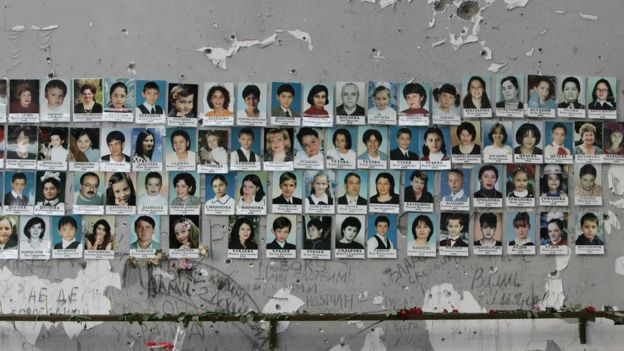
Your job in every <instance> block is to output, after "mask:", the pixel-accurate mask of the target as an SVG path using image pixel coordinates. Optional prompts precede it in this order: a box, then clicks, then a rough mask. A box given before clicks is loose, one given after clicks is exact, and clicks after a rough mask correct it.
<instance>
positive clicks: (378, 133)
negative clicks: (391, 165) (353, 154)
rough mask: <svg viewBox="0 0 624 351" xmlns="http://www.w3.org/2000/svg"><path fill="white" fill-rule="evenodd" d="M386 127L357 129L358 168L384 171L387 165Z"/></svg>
mask: <svg viewBox="0 0 624 351" xmlns="http://www.w3.org/2000/svg"><path fill="white" fill-rule="evenodd" d="M387 135H388V128H387V127H377V128H370V127H359V128H358V139H359V143H358V154H359V156H358V162H357V163H358V165H357V166H358V168H368V169H371V168H372V169H386V168H387V164H388V142H387V141H386V142H385V143H384V139H387Z"/></svg>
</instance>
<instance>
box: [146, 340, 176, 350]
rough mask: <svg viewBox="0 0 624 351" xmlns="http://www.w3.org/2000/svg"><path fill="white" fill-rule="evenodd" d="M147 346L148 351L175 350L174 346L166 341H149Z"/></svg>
mask: <svg viewBox="0 0 624 351" xmlns="http://www.w3.org/2000/svg"><path fill="white" fill-rule="evenodd" d="M145 346H147V348H148V349H150V350H157V349H164V350H173V344H172V343H170V342H165V341H158V342H155V341H148V342H146V343H145Z"/></svg>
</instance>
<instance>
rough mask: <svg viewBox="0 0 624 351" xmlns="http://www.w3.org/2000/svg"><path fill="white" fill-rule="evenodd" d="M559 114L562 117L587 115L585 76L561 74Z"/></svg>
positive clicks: (558, 96)
mask: <svg viewBox="0 0 624 351" xmlns="http://www.w3.org/2000/svg"><path fill="white" fill-rule="evenodd" d="M557 79H558V81H560V82H561V83H560V86H559V87H558V89H557V115H558V116H559V117H560V118H561V117H563V118H583V117H585V115H586V113H585V77H580V76H559V77H557Z"/></svg>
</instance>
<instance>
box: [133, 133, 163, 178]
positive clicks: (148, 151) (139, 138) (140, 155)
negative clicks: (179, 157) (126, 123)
mask: <svg viewBox="0 0 624 351" xmlns="http://www.w3.org/2000/svg"><path fill="white" fill-rule="evenodd" d="M162 132H163V130H161V129H159V128H132V150H131V152H132V169H133V170H135V171H150V170H161V169H162V164H163V143H162Z"/></svg>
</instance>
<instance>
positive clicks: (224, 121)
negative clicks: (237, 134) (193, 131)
mask: <svg viewBox="0 0 624 351" xmlns="http://www.w3.org/2000/svg"><path fill="white" fill-rule="evenodd" d="M204 92H205V94H206V96H205V99H204V103H203V105H204V114H203V116H202V124H203V125H210V126H231V125H233V124H234V104H235V101H234V100H235V97H234V84H233V83H219V84H217V83H205V84H204Z"/></svg>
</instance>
